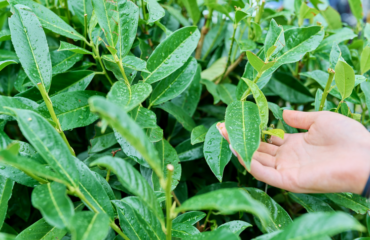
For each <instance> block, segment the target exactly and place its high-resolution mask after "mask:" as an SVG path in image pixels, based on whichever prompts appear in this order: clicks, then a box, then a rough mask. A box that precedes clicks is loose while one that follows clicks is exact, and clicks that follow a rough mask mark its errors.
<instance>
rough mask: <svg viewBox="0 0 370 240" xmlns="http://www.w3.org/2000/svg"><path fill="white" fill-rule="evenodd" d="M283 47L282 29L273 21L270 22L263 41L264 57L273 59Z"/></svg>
mask: <svg viewBox="0 0 370 240" xmlns="http://www.w3.org/2000/svg"><path fill="white" fill-rule="evenodd" d="M284 46H285V38H284V29H283V27H281V26H279V25H278V24H277V23H276V21H275V20H274V19H272V20H271V22H270V28H269V30H268V32H267V35H266V39H265V46H264V50H265V53H266V57H267V58H268V59H269V58H270V57H274V56H275V55H276V54H277V53H278V52H279V51H280V50H281V49H283V47H284Z"/></svg>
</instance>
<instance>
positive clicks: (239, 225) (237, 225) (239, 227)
mask: <svg viewBox="0 0 370 240" xmlns="http://www.w3.org/2000/svg"><path fill="white" fill-rule="evenodd" d="M251 226H252V224H250V223H247V222H244V221H238V220H235V221H230V222H227V223H224V224H222V225H220V226H219V227H218V228H226V229H228V230H229V231H230V232H232V233H234V234H236V235H238V236H239V235H240V233H242V232H243V231H244V230H245V229H246V228H248V227H251Z"/></svg>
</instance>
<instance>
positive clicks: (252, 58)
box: [247, 51, 275, 75]
mask: <svg viewBox="0 0 370 240" xmlns="http://www.w3.org/2000/svg"><path fill="white" fill-rule="evenodd" d="M247 58H248V61H249V62H250V64H251V65H252V67H253V68H254V69H256V70H257V72H258V73H259V74H260V75H261V74H262V73H263V72H265V71H266V70H268V69H269V68H271V67H272V66H273V65H274V64H275V62H269V63H265V62H264V61H262V60H261V59H260V58H259V57H258V56H257V55H255V54H254V53H252V52H251V51H247Z"/></svg>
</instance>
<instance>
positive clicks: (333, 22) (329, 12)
mask: <svg viewBox="0 0 370 240" xmlns="http://www.w3.org/2000/svg"><path fill="white" fill-rule="evenodd" d="M321 15H322V16H323V17H324V18H325V20H326V23H327V24H328V28H329V29H333V30H336V29H340V28H341V27H342V18H341V17H340V14H339V13H338V12H337V11H336V10H335V9H334V8H332V7H331V6H328V7H327V8H326V9H325V10H324V11H321Z"/></svg>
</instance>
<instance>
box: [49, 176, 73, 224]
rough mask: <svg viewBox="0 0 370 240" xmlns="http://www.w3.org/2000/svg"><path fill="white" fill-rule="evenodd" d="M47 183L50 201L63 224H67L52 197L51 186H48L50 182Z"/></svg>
mask: <svg viewBox="0 0 370 240" xmlns="http://www.w3.org/2000/svg"><path fill="white" fill-rule="evenodd" d="M47 185H48V190H49V194H50V198H51V201H52V202H53V204H54V206H55V209H56V210H57V212H58V214H59V215H60V218H61V219H62V221H63V223H64V225H65V226H68V223H67V222H66V219H65V218H64V215H63V214H62V213H61V211H60V209H59V206H58V204H57V203H56V202H55V198H54V195H53V192H52V191H51V188H50V185H51V184H50V183H48V184H47Z"/></svg>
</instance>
